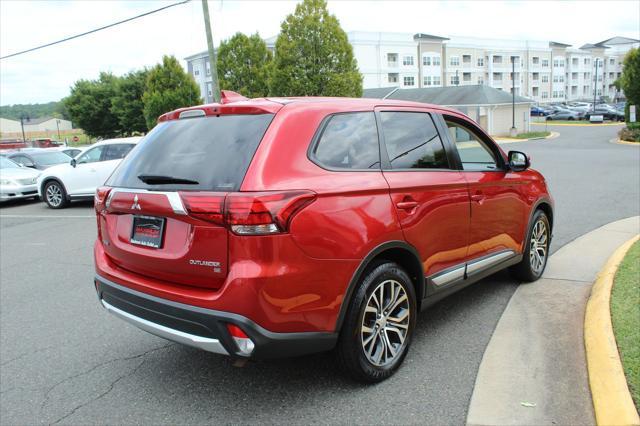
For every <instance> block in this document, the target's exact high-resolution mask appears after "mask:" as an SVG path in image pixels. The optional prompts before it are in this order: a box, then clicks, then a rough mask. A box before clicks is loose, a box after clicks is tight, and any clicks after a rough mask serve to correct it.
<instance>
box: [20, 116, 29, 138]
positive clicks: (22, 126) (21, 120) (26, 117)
mask: <svg viewBox="0 0 640 426" xmlns="http://www.w3.org/2000/svg"><path fill="white" fill-rule="evenodd" d="M25 120H27V121H29V116H27V115H24V114H22V115H21V116H20V127H21V128H22V142H26V141H27V138H26V137H25V136H24V121H25Z"/></svg>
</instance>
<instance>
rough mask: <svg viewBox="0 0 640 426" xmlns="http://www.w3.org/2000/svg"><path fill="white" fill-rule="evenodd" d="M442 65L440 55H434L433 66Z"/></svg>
mask: <svg viewBox="0 0 640 426" xmlns="http://www.w3.org/2000/svg"><path fill="white" fill-rule="evenodd" d="M439 65H440V56H434V57H433V66H434V67H435V66H439Z"/></svg>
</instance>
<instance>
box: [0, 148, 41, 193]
mask: <svg viewBox="0 0 640 426" xmlns="http://www.w3.org/2000/svg"><path fill="white" fill-rule="evenodd" d="M39 174H40V171H39V170H33V169H29V168H27V167H21V166H20V165H18V164H16V163H14V162H13V161H11V160H9V159H8V158H5V157H0V201H8V200H17V199H20V198H30V197H34V198H35V197H37V196H38V187H37V185H36V179H37V178H38V175H39Z"/></svg>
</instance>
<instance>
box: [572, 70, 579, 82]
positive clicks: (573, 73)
mask: <svg viewBox="0 0 640 426" xmlns="http://www.w3.org/2000/svg"><path fill="white" fill-rule="evenodd" d="M577 79H578V73H577V72H572V73H571V80H577Z"/></svg>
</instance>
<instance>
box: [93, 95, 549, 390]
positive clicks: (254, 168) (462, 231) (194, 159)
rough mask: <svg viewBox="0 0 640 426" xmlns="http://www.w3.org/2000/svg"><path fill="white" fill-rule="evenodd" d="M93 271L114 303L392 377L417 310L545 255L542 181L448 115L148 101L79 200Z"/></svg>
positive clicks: (157, 319) (233, 343)
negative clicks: (94, 228)
mask: <svg viewBox="0 0 640 426" xmlns="http://www.w3.org/2000/svg"><path fill="white" fill-rule="evenodd" d="M95 208H96V212H97V221H98V239H97V241H96V244H95V263H96V276H95V285H96V290H97V292H98V295H99V298H100V301H101V303H102V304H103V305H104V307H105V308H106V309H107V310H108V311H110V312H111V313H113V314H115V315H116V316H118V317H120V318H122V319H124V320H126V321H129V322H131V323H133V324H134V325H136V326H138V327H140V328H142V329H143V330H146V331H148V332H150V333H153V334H156V335H158V336H161V337H164V338H166V339H169V340H173V341H176V342H180V343H183V344H187V345H191V346H195V347H197V348H201V349H204V350H207V351H211V352H215V353H218V354H224V355H229V356H231V357H233V358H234V359H235V360H236V361H237V362H238V363H242V362H243V361H244V360H246V359H249V358H268V357H288V356H295V355H301V354H307V353H312V352H320V351H327V350H330V349H335V353H336V355H337V359H338V364H340V365H341V366H342V367H343V368H344V369H345V370H346V371H347V372H349V373H350V374H351V375H353V376H354V377H355V378H357V379H360V380H363V381H369V382H375V381H380V380H383V379H385V378H386V377H388V376H390V375H391V374H392V373H393V372H394V371H395V370H396V369H397V368H398V366H399V365H400V364H401V363H402V361H403V359H404V357H405V356H406V354H407V351H408V349H409V345H410V343H411V338H412V335H413V331H414V327H415V325H416V319H417V317H418V313H419V312H420V310H421V309H424V308H426V307H427V306H429V305H431V304H433V303H434V302H436V301H438V300H439V299H441V298H443V297H444V296H447V295H448V294H451V293H452V292H454V291H457V290H460V289H461V288H463V287H465V286H467V285H469V284H471V283H473V282H475V281H478V280H479V279H481V278H483V277H486V276H487V275H490V274H492V273H494V272H496V271H498V270H500V269H503V268H507V267H509V268H510V269H511V270H512V271H513V272H514V273H515V275H516V276H517V277H518V278H519V279H520V280H523V281H532V280H536V279H538V278H539V277H540V276H541V274H542V272H543V270H544V268H545V265H546V261H547V257H548V250H549V243H550V241H551V230H552V225H553V202H552V200H551V197H550V196H549V193H548V191H547V187H546V184H545V180H544V178H543V177H542V176H541V175H540V173H538V172H536V171H534V170H531V169H529V159H528V157H527V156H526V155H524V154H523V153H521V152H518V151H511V152H509V155H505V153H504V152H503V151H502V150H501V149H500V148H499V147H498V145H497V144H496V143H495V142H494V141H493V140H492V139H491V138H490V137H489V136H488V135H487V134H486V133H485V132H484V131H483V130H482V129H481V128H480V127H478V125H477V124H475V123H474V122H473V121H471V120H470V119H469V118H467V117H466V116H464V115H463V114H461V113H460V112H458V111H455V110H451V109H447V108H443V107H439V106H434V105H425V104H419V103H412V102H402V101H391V100H373V99H329V98H292V99H276V98H273V99H254V100H237V101H236V100H233V99H232V100H229V98H227V100H226V101H223V103H222V104H211V105H204V106H197V107H190V108H184V109H179V110H176V111H173V112H170V113H167V114H164V115H163V116H161V117H160V119H159V124H158V125H157V126H156V127H155V128H154V129H153V131H151V132H150V133H149V134H148V135H147V136H146V137H145V138H144V139H143V140H142V141H141V142H140V143H139V144H138V146H137V147H136V148H134V149H133V150H132V151H131V153H130V154H129V155H128V156H127V157H126V158H125V159H124V160H123V161H122V163H121V164H120V166H119V167H118V168H117V169H116V171H115V172H114V173H113V175H112V176H111V177H110V178H109V180H108V181H107V183H106V186H104V187H102V188H99V189H98V190H97V192H96V196H95Z"/></svg>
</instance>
